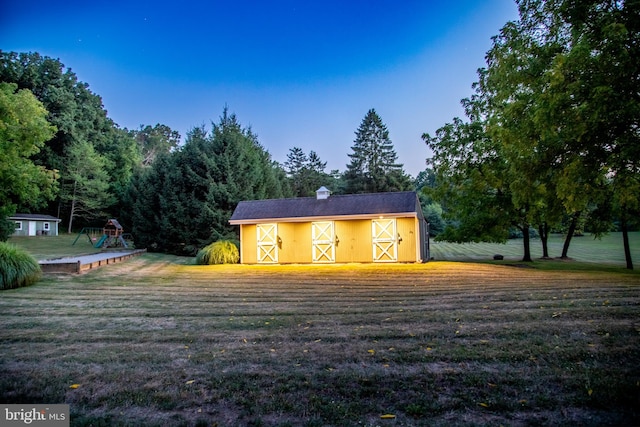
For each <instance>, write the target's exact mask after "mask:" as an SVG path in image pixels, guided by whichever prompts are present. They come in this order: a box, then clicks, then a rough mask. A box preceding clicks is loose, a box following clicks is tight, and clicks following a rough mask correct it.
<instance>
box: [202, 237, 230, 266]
mask: <svg viewBox="0 0 640 427" xmlns="http://www.w3.org/2000/svg"><path fill="white" fill-rule="evenodd" d="M238 261H240V252H238V247H237V246H236V245H235V244H234V243H233V242H231V241H229V240H220V241H217V242H214V243H211V244H210V245H208V246H205V247H204V248H202V249H200V251H198V254H197V255H196V264H199V265H213V264H237V263H238Z"/></svg>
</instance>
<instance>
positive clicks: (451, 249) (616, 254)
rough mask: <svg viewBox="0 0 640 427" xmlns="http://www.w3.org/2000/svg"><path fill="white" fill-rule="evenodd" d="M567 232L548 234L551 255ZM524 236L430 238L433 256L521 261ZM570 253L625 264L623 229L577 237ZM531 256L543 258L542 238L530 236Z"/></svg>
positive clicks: (634, 244) (639, 255)
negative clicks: (500, 257)
mask: <svg viewBox="0 0 640 427" xmlns="http://www.w3.org/2000/svg"><path fill="white" fill-rule="evenodd" d="M629 238H630V242H631V252H632V259H633V260H634V261H635V262H636V263H638V264H639V265H640V232H632V233H629ZM563 244H564V236H562V235H558V234H554V235H551V236H550V237H549V242H548V245H549V256H551V257H552V258H554V257H560V255H561V254H562V245H563ZM523 253H524V251H523V245H522V239H512V240H509V241H508V242H507V243H505V244H495V243H464V244H457V243H447V242H435V241H433V240H432V241H431V256H432V257H433V258H434V259H435V260H441V261H442V260H449V261H452V260H456V261H488V260H492V259H493V255H495V254H501V255H504V257H505V260H507V261H520V260H521V259H522V255H523ZM568 255H569V257H570V258H571V259H572V260H574V261H577V262H580V263H591V264H593V263H595V264H603V265H607V264H608V265H619V266H623V267H624V266H625V265H626V264H625V259H624V249H623V244H622V233H610V234H608V235H606V236H603V237H602V238H601V239H595V238H594V237H593V236H591V235H585V236H581V237H574V238H573V239H572V240H571V245H570V246H569V253H568ZM531 257H532V258H533V259H534V261H541V260H540V258H541V257H542V244H541V243H540V239H531Z"/></svg>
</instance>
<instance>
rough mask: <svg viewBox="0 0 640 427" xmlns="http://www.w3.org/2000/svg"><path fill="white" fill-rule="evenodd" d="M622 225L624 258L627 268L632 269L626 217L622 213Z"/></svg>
mask: <svg viewBox="0 0 640 427" xmlns="http://www.w3.org/2000/svg"><path fill="white" fill-rule="evenodd" d="M620 226H621V227H622V242H623V243H624V259H625V261H627V268H628V269H629V270H633V260H632V259H631V247H630V246H629V230H627V219H626V218H625V216H624V214H623V215H622V218H621V219H620Z"/></svg>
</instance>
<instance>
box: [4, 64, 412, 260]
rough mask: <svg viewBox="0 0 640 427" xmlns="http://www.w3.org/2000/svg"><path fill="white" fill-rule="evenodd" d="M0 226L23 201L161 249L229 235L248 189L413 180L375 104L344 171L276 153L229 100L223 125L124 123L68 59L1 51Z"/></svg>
mask: <svg viewBox="0 0 640 427" xmlns="http://www.w3.org/2000/svg"><path fill="white" fill-rule="evenodd" d="M0 95H1V97H0V124H2V126H0V138H1V140H0V144H1V145H0V160H2V164H3V167H2V170H1V171H0V202H1V206H2V208H1V210H0V224H1V227H2V232H1V233H0V237H2V239H3V240H6V239H7V238H8V236H9V235H10V234H11V233H12V232H13V224H12V223H11V222H10V221H8V220H7V218H8V217H10V216H11V215H13V214H14V213H16V212H18V211H19V212H25V213H30V212H33V213H35V212H37V213H48V214H51V215H54V216H56V217H59V218H64V220H65V225H66V228H67V231H68V232H72V231H73V230H74V229H76V230H77V229H79V228H80V227H82V226H91V225H93V226H96V225H97V226H100V225H102V224H104V222H105V220H106V218H108V217H117V218H119V219H120V222H121V223H122V224H123V226H124V227H125V228H126V229H128V230H131V232H132V233H133V234H134V237H135V239H136V241H137V243H138V244H139V245H141V246H144V247H148V248H150V249H151V250H158V251H165V252H172V253H178V254H194V253H195V252H197V250H198V249H199V248H202V247H203V246H205V245H207V244H209V243H211V242H213V241H216V240H220V239H232V240H237V239H238V236H237V230H236V229H234V228H232V227H230V226H229V225H228V219H229V218H230V216H231V214H232V212H233V210H234V209H235V206H236V205H237V203H238V202H239V201H241V200H253V199H265V198H280V197H304V196H312V195H315V190H317V189H318V188H319V187H320V186H322V185H324V186H327V187H329V188H330V189H331V190H332V191H333V192H334V193H338V194H340V193H362V192H371V191H403V190H410V189H413V183H412V180H411V178H410V177H409V176H408V175H407V174H406V173H405V172H404V170H403V166H402V165H401V164H398V162H397V155H396V153H395V150H394V148H393V144H392V142H391V140H390V138H389V132H388V130H387V128H386V126H385V125H384V123H383V122H382V119H381V118H380V117H379V115H378V114H377V113H376V111H375V110H373V109H371V110H370V111H368V112H367V114H366V115H365V118H364V119H363V121H362V123H361V125H360V127H359V128H358V130H357V132H356V138H355V141H354V146H353V147H352V148H353V153H352V154H350V159H351V162H350V163H349V165H347V170H346V172H344V173H341V172H339V171H337V170H336V171H331V172H329V173H327V172H326V165H327V163H326V162H323V161H322V160H321V159H320V158H319V156H318V155H317V153H315V152H314V151H311V152H310V153H308V154H306V153H304V152H303V150H302V149H300V148H299V147H293V148H291V149H290V151H289V154H288V155H287V160H286V161H285V162H284V164H282V165H281V164H279V163H277V162H275V161H274V160H273V159H272V158H271V155H270V154H269V152H268V151H267V150H266V149H265V148H264V147H263V146H262V145H261V144H260V142H259V141H258V137H257V135H256V134H255V133H253V132H252V130H251V129H249V128H245V127H243V126H242V125H241V123H240V122H239V120H238V119H237V117H236V116H235V114H233V113H230V112H229V111H228V108H227V107H225V108H224V110H223V112H222V115H221V117H220V119H219V121H218V122H215V123H213V122H212V124H211V125H212V128H211V129H210V130H207V129H206V128H205V127H204V126H200V127H195V128H193V129H191V130H190V131H189V132H188V133H187V135H186V138H185V141H184V143H181V135H180V134H179V133H178V132H176V131H174V130H172V129H170V128H169V127H168V126H166V125H162V124H156V125H155V126H150V125H141V126H140V128H139V129H135V130H128V129H126V128H124V129H123V128H120V127H119V126H118V125H117V124H116V123H114V122H113V121H112V120H111V119H110V118H109V117H108V115H107V112H106V111H105V109H104V107H103V105H102V100H101V98H100V97H99V96H98V95H96V94H94V93H93V92H92V91H91V90H90V89H89V85H88V84H86V83H83V82H80V81H78V79H77V77H76V75H75V74H74V73H73V71H72V70H71V69H70V68H66V67H65V66H64V65H63V64H62V63H61V62H60V61H59V60H57V59H52V58H49V57H46V56H41V55H40V54H38V53H16V52H0Z"/></svg>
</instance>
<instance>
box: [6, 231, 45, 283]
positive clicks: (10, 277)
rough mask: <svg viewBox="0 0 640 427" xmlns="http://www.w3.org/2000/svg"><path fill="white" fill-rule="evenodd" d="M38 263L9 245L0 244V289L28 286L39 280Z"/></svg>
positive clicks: (25, 253)
mask: <svg viewBox="0 0 640 427" xmlns="http://www.w3.org/2000/svg"><path fill="white" fill-rule="evenodd" d="M41 275H42V270H41V269H40V264H38V261H36V259H35V258H34V257H32V256H31V255H29V254H28V253H27V252H25V251H24V250H22V249H19V248H17V247H15V246H14V245H11V244H9V243H5V242H0V289H3V290H4V289H13V288H20V287H22V286H29V285H33V284H34V283H36V282H37V281H38V280H40V276H41Z"/></svg>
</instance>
